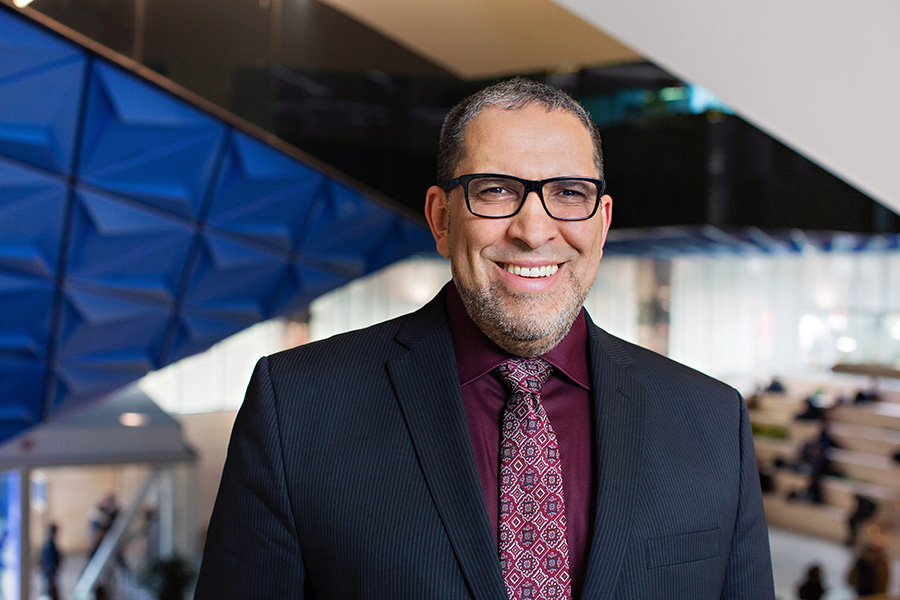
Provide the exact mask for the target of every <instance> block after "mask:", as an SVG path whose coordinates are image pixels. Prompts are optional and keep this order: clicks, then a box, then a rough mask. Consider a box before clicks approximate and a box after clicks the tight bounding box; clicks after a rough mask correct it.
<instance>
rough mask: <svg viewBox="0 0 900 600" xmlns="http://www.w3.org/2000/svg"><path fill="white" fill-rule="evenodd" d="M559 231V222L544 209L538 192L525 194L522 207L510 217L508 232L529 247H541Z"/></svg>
mask: <svg viewBox="0 0 900 600" xmlns="http://www.w3.org/2000/svg"><path fill="white" fill-rule="evenodd" d="M558 233H559V223H558V222H557V221H556V219H553V218H552V217H551V216H550V215H549V214H547V211H546V210H545V209H544V205H543V203H541V198H540V197H539V196H538V194H537V192H531V193H529V194H528V195H527V196H525V200H524V203H523V204H522V208H520V209H519V212H517V213H516V214H515V215H514V216H512V217H511V218H510V224H509V230H508V234H509V236H510V237H511V238H514V239H519V240H522V241H523V242H525V244H527V245H528V247H529V248H539V247H540V246H542V245H543V244H545V243H546V242H548V241H549V240H551V239H553V238H554V237H556V235H557V234H558Z"/></svg>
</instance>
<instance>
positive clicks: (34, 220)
mask: <svg viewBox="0 0 900 600" xmlns="http://www.w3.org/2000/svg"><path fill="white" fill-rule="evenodd" d="M67 195H68V189H67V187H66V185H65V183H64V182H63V180H62V179H61V178H59V177H54V176H48V175H46V174H43V173H41V172H39V171H35V170H33V169H29V168H24V167H19V166H17V165H15V164H13V163H10V162H7V161H6V160H4V159H2V158H0V269H8V270H10V271H13V272H25V273H31V274H33V275H37V276H40V277H43V278H45V279H47V280H52V279H53V278H54V277H55V276H56V268H57V265H58V264H59V252H60V246H61V242H60V240H61V238H62V234H63V226H64V216H65V207H66V197H67Z"/></svg>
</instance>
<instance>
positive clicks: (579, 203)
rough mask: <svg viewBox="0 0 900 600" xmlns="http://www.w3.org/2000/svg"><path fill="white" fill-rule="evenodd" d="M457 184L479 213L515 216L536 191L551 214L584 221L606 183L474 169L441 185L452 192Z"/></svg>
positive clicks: (472, 209) (493, 216) (471, 209)
mask: <svg viewBox="0 0 900 600" xmlns="http://www.w3.org/2000/svg"><path fill="white" fill-rule="evenodd" d="M457 186H462V188H463V190H464V191H465V196H466V206H467V207H468V208H469V212H470V213H472V214H473V215H475V216H476V217H484V218H485V219H504V218H506V217H512V216H513V215H515V214H516V213H518V212H519V210H521V208H522V206H523V205H524V204H525V198H527V197H528V194H530V193H531V192H537V195H538V198H540V199H541V204H542V205H543V206H544V210H545V211H547V214H548V215H550V217H552V218H554V219H557V220H559V221H584V220H585V219H590V218H591V217H593V216H594V213H596V212H597V207H598V206H599V204H600V197H601V196H602V195H603V190H604V188H605V187H606V183H605V182H604V181H603V180H602V179H592V178H590V177H551V178H550V179H542V180H540V181H533V180H531V179H520V178H519V177H513V176H512V175H499V174H496V173H473V174H471V175H460V176H459V177H454V178H453V179H451V180H450V181H448V182H446V183H445V184H444V185H442V186H441V187H442V188H444V191H447V192H449V191H450V190H452V189H454V188H456V187H457Z"/></svg>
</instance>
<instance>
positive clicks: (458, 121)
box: [437, 77, 603, 184]
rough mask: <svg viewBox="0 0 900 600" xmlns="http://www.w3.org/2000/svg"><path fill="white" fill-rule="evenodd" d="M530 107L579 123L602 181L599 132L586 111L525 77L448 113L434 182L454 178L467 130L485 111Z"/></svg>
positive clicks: (497, 85)
mask: <svg viewBox="0 0 900 600" xmlns="http://www.w3.org/2000/svg"><path fill="white" fill-rule="evenodd" d="M533 104H537V105H538V106H542V107H544V108H546V109H547V111H554V110H563V111H566V112H567V113H569V114H571V115H573V116H575V117H577V118H578V120H579V121H581V123H582V124H583V125H584V126H585V128H586V129H587V130H588V132H589V133H590V134H591V141H592V142H593V147H594V164H595V165H596V166H597V172H598V173H599V174H600V177H601V178H602V177H603V149H602V147H601V144H600V132H599V131H598V130H597V125H596V124H595V123H594V120H593V119H591V115H590V114H589V113H588V112H587V110H585V108H584V107H583V106H582V105H581V104H580V103H579V102H578V101H577V100H575V99H574V98H572V97H571V96H569V95H568V94H567V93H565V92H564V91H562V90H560V89H557V88H555V87H552V86H549V85H547V84H545V83H541V82H538V81H533V80H531V79H526V78H524V77H515V78H513V79H507V80H506V81H501V82H499V83H495V84H494V85H492V86H490V87H486V88H484V89H483V90H481V91H478V92H476V93H474V94H472V95H471V96H469V97H467V98H465V99H463V100H461V101H460V102H459V103H458V104H457V105H456V106H454V107H453V108H452V109H450V112H449V113H447V116H446V118H444V124H443V126H442V127H441V139H440V142H439V144H438V159H437V182H438V183H440V184H443V183H444V182H446V181H449V180H450V179H452V178H453V174H454V171H455V170H456V166H457V165H458V164H459V163H460V162H461V161H462V160H463V158H465V140H464V136H465V132H466V127H467V126H468V125H469V123H471V122H472V120H473V119H474V118H475V117H477V116H478V115H479V114H481V112H482V111H483V110H484V109H486V108H501V109H504V110H516V109H518V108H523V107H525V106H530V105H533Z"/></svg>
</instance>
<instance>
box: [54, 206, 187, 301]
mask: <svg viewBox="0 0 900 600" xmlns="http://www.w3.org/2000/svg"><path fill="white" fill-rule="evenodd" d="M75 199H76V205H75V210H74V211H73V214H72V225H71V231H72V236H71V242H70V249H69V253H68V268H67V273H66V276H67V278H68V280H69V281H74V282H78V283H81V284H83V285H85V286H91V287H96V286H100V287H109V288H115V289H117V290H118V291H119V292H120V293H125V294H130V295H136V296H144V297H146V298H147V299H148V300H155V301H156V302H159V303H162V304H164V305H166V306H171V305H172V304H173V303H174V302H175V300H176V297H177V291H178V288H179V285H180V283H181V280H182V277H183V276H184V270H185V257H186V256H187V255H188V253H189V250H190V247H191V242H192V241H193V239H194V237H195V232H194V229H193V228H192V227H190V226H188V225H187V224H186V223H185V222H184V221H183V220H181V219H176V218H172V217H169V216H167V215H165V214H164V213H160V212H159V211H155V210H148V208H147V207H146V206H145V205H141V204H139V203H136V202H134V201H129V200H126V199H122V198H116V197H114V196H112V195H107V194H100V193H95V192H91V191H88V190H85V189H81V188H78V189H77V190H76V193H75Z"/></svg>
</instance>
